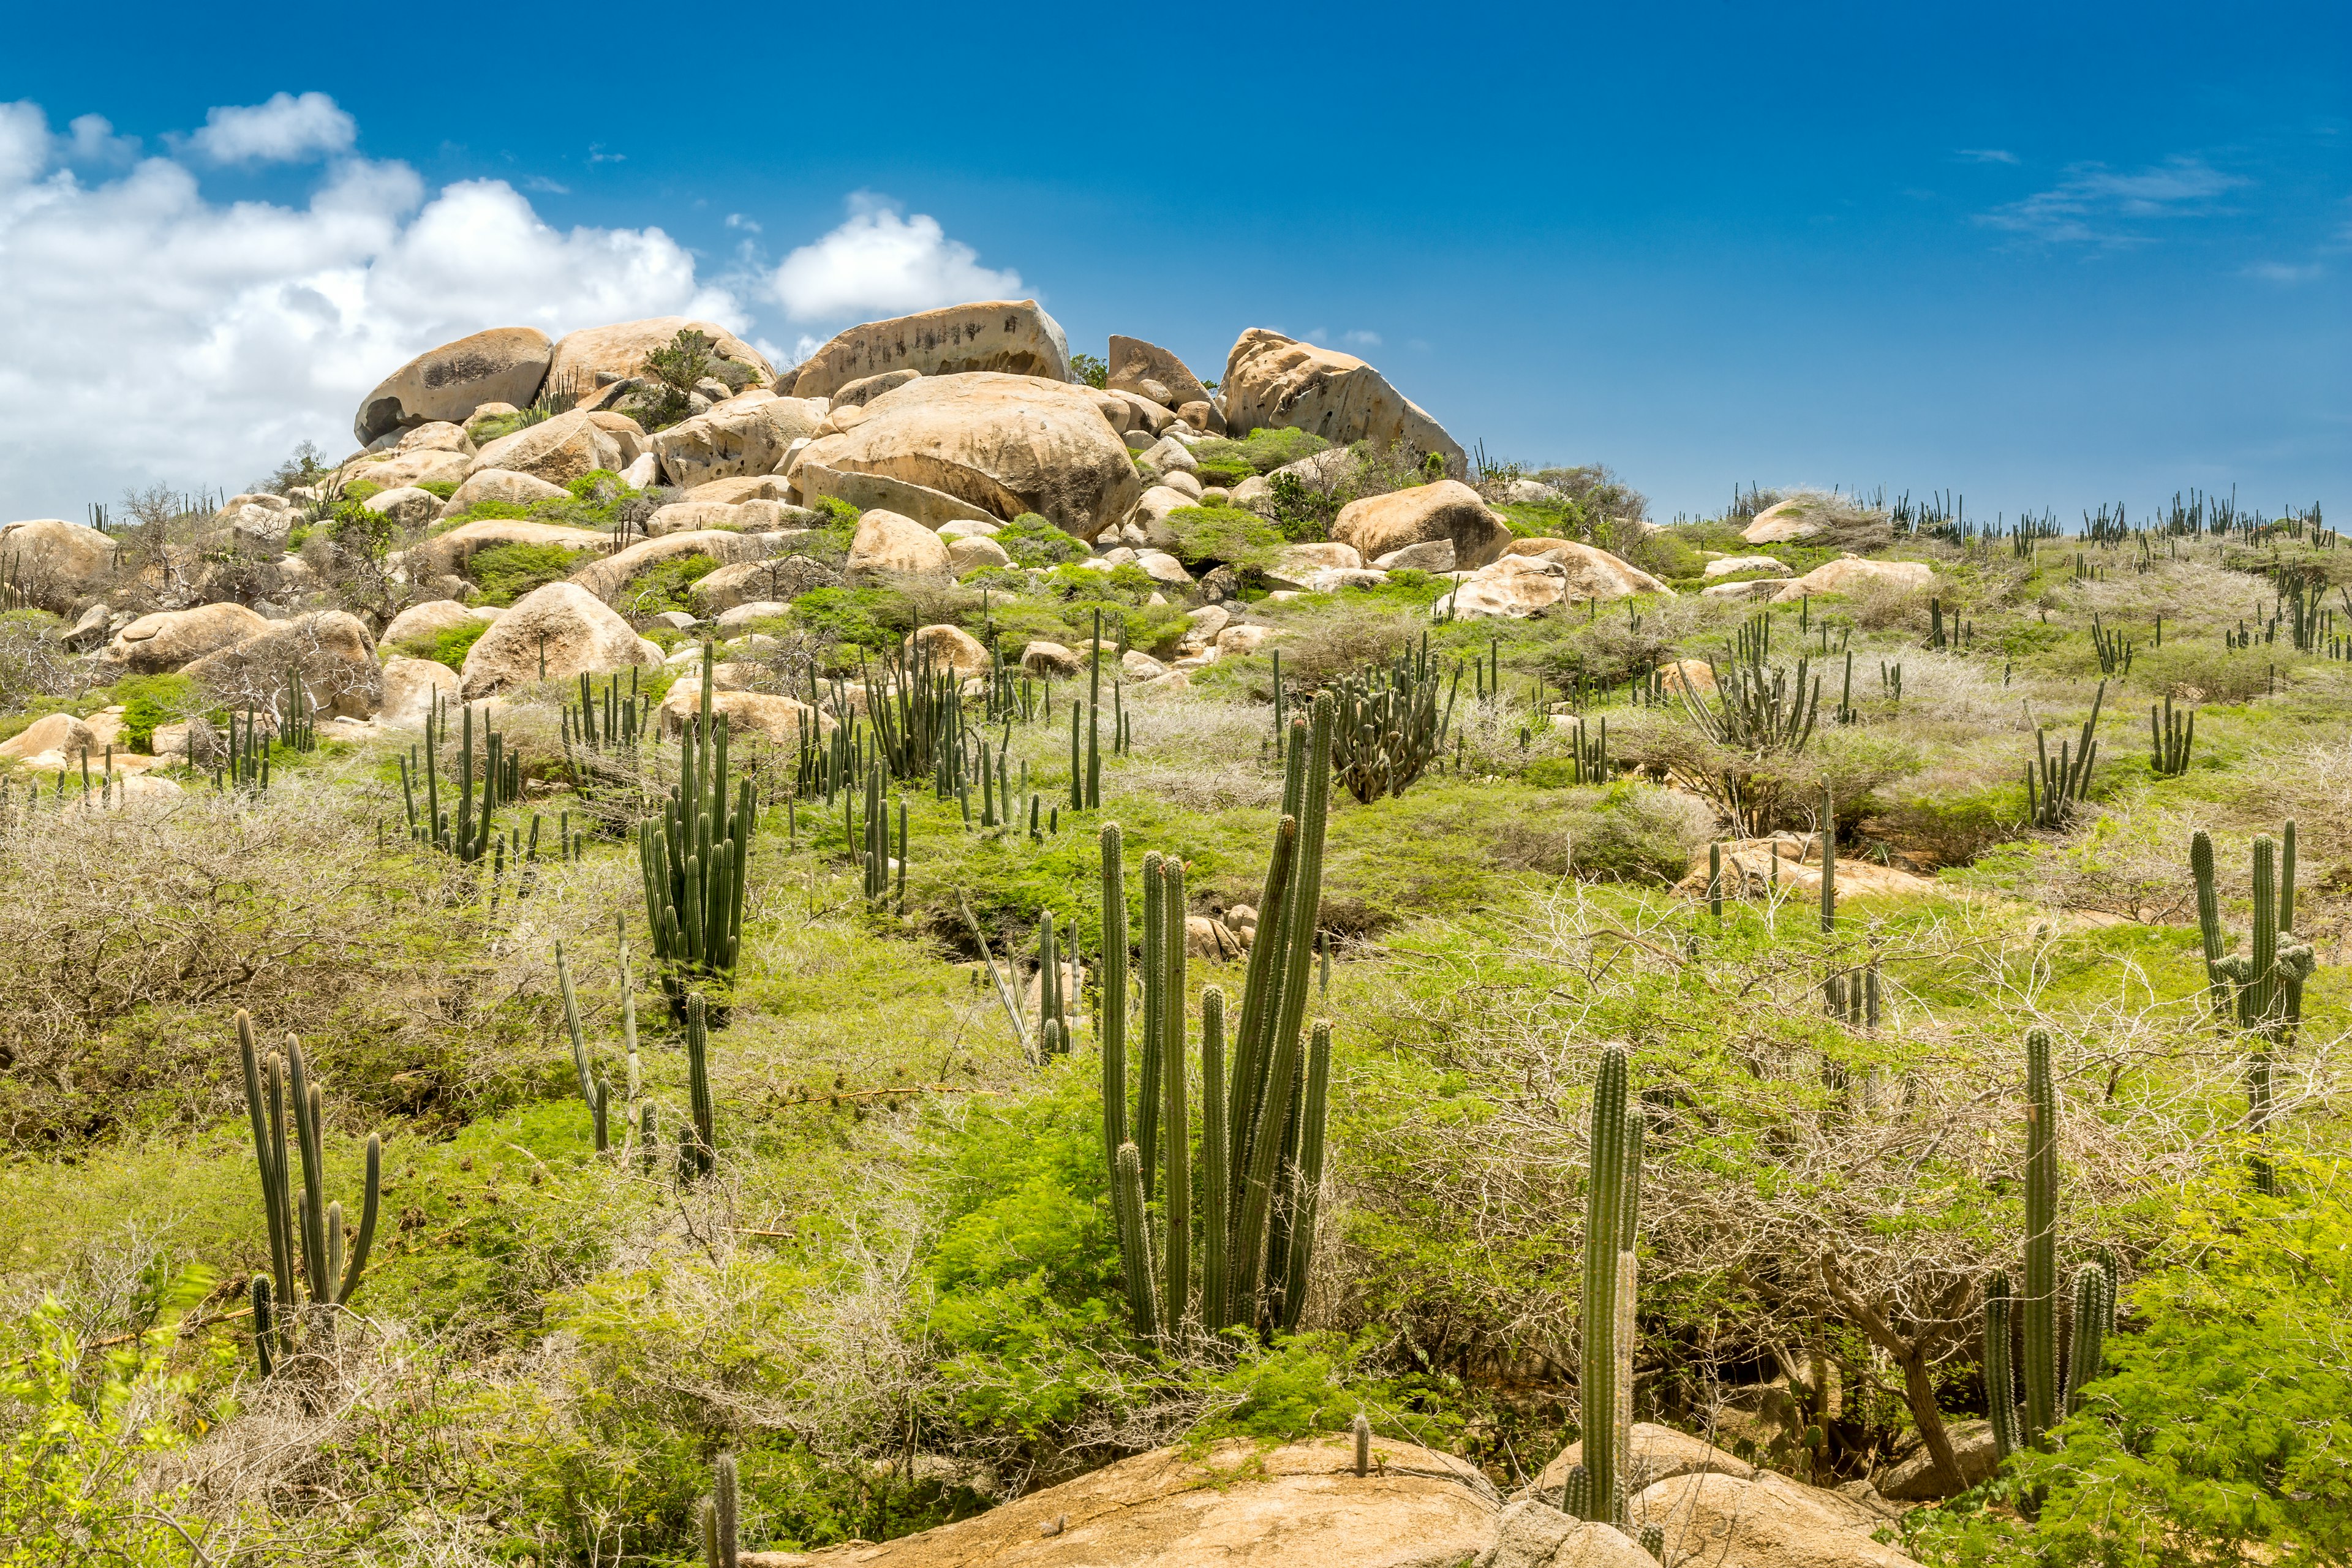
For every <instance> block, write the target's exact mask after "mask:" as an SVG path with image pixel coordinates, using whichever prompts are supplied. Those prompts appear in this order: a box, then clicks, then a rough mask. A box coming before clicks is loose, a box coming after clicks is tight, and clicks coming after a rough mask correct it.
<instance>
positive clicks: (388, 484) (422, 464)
mask: <svg viewBox="0 0 2352 1568" xmlns="http://www.w3.org/2000/svg"><path fill="white" fill-rule="evenodd" d="M492 445H496V443H495V442H494V443H492ZM472 463H473V459H472V458H468V457H467V455H466V454H465V453H463V452H453V451H451V450H449V449H448V448H447V447H418V448H416V449H415V451H410V452H380V453H373V454H370V455H369V456H367V457H364V458H356V459H354V460H353V461H352V462H350V463H348V464H346V465H344V467H343V468H341V469H339V470H337V472H336V474H335V477H334V479H331V480H330V481H329V485H328V488H329V489H332V490H333V491H335V492H336V493H337V494H339V495H340V494H341V493H342V492H343V491H344V490H347V489H351V488H352V486H353V485H357V484H370V485H373V486H375V487H376V489H383V490H396V489H401V488H402V487H403V486H405V485H454V484H460V483H463V482H464V480H465V478H466V474H467V470H468V469H469V468H471V466H472Z"/></svg>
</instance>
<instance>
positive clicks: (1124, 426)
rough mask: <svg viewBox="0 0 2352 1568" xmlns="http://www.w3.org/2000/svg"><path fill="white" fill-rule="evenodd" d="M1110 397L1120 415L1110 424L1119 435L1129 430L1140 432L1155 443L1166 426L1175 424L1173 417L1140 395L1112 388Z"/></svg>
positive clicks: (1174, 417) (1164, 409)
mask: <svg viewBox="0 0 2352 1568" xmlns="http://www.w3.org/2000/svg"><path fill="white" fill-rule="evenodd" d="M1110 395H1111V396H1112V397H1113V398H1115V399H1117V400H1118V413H1119V415H1120V417H1119V418H1118V419H1114V420H1113V421H1112V422H1111V424H1112V427H1113V428H1114V429H1117V430H1118V432H1119V433H1120V434H1121V435H1125V434H1126V433H1127V432H1129V431H1130V430H1141V431H1142V432H1144V433H1145V434H1146V435H1148V436H1150V437H1151V438H1152V439H1153V440H1155V441H1157V440H1158V439H1160V435H1161V433H1162V432H1164V431H1165V430H1166V429H1167V428H1168V426H1171V425H1173V424H1175V423H1176V416H1175V415H1173V414H1171V413H1170V412H1169V411H1168V410H1167V409H1166V408H1164V407H1162V406H1161V405H1159V404H1157V403H1154V402H1152V401H1151V399H1150V398H1149V397H1146V396H1144V395H1142V394H1141V393H1137V392H1126V391H1122V390H1121V389H1119V388H1118V387H1116V386H1114V387H1112V388H1111V389H1110Z"/></svg>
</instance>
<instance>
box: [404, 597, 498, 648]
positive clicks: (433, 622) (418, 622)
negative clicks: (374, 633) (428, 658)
mask: <svg viewBox="0 0 2352 1568" xmlns="http://www.w3.org/2000/svg"><path fill="white" fill-rule="evenodd" d="M479 618H480V617H479V616H476V615H475V614H474V612H473V611H472V610H470V609H468V608H467V607H466V606H465V605H461V604H459V603H458V602H457V600H455V599H427V600H425V602H424V603H423V604H419V605H409V606H408V608H406V609H404V610H403V611H401V612H400V614H398V615H396V616H393V617H392V624H391V625H390V626H386V627H384V628H383V640H384V642H385V644H386V645H387V646H390V647H398V646H399V645H400V644H402V643H409V642H425V641H428V640H429V639H431V638H434V637H439V636H440V635H441V634H442V633H443V632H446V631H450V630H453V629H455V628H456V627H458V626H472V625H473V624H474V623H475V622H476V621H477V620H478V619H479Z"/></svg>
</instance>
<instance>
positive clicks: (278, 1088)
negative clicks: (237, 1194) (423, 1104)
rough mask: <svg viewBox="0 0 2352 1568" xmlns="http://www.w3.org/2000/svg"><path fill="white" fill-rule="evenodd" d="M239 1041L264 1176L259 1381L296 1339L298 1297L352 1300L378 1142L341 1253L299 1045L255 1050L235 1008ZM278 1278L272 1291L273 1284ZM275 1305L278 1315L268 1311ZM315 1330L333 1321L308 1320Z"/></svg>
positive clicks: (248, 1022)
mask: <svg viewBox="0 0 2352 1568" xmlns="http://www.w3.org/2000/svg"><path fill="white" fill-rule="evenodd" d="M236 1039H237V1047H238V1049H239V1051H240V1052H241V1053H242V1054H243V1056H244V1059H245V1105H246V1110H247V1113H248V1114H249V1115H250V1116H251V1118H252V1121H253V1152H254V1157H255V1160H256V1162H257V1164H258V1165H259V1168H260V1173H261V1206H262V1209H263V1212H264V1213H265V1214H266V1215H268V1225H269V1273H268V1275H266V1276H265V1275H260V1274H257V1275H255V1276H254V1277H253V1287H252V1290H253V1348H254V1353H255V1354H256V1355H257V1357H258V1358H259V1359H260V1363H261V1374H262V1375H263V1376H264V1377H267V1376H268V1375H269V1373H270V1372H271V1370H272V1368H273V1367H274V1366H275V1365H276V1363H277V1361H278V1357H279V1356H281V1355H283V1354H285V1353H286V1352H288V1351H289V1350H291V1349H292V1348H293V1347H294V1346H295V1344H296V1343H297V1342H298V1341H299V1337H300V1334H301V1332H302V1331H303V1328H304V1327H305V1326H307V1325H306V1323H305V1320H306V1319H307V1318H309V1314H307V1313H306V1312H305V1311H304V1310H303V1303H304V1295H303V1293H304V1292H305V1291H306V1290H307V1294H308V1298H309V1303H310V1306H312V1307H324V1308H331V1307H340V1306H341V1305H343V1304H344V1303H345V1302H347V1301H349V1300H351V1298H352V1291H354V1290H357V1289H359V1287H360V1279H361V1277H362V1275H364V1274H365V1273H366V1271H367V1260H368V1248H369V1247H370V1246H371V1245H372V1244H373V1242H374V1240H375V1216H376V1205H377V1203H378V1200H379V1199H380V1198H381V1197H382V1195H383V1142H382V1140H381V1139H379V1138H378V1137H377V1136H376V1135H375V1134H374V1133H373V1132H371V1133H370V1134H368V1141H367V1177H366V1182H365V1184H364V1186H363V1188H362V1196H361V1200H360V1222H359V1229H358V1231H357V1233H356V1235H355V1237H354V1238H353V1240H352V1247H351V1254H350V1257H349V1258H348V1259H346V1258H345V1256H344V1252H343V1205H341V1203H330V1202H328V1201H327V1197H326V1192H325V1183H326V1151H325V1147H324V1143H323V1133H322V1131H321V1121H322V1120H323V1118H322V1114H321V1113H322V1111H323V1109H324V1107H323V1104H322V1100H321V1096H320V1090H319V1086H318V1085H317V1084H316V1083H314V1082H312V1081H311V1080H310V1074H309V1071H308V1069H307V1068H306V1067H305V1065H304V1062H303V1059H302V1047H301V1043H300V1042H299V1041H298V1040H296V1039H295V1038H294V1037H293V1036H291V1035H289V1036H288V1037H286V1050H285V1053H284V1054H283V1055H280V1054H279V1053H278V1052H276V1051H272V1052H270V1053H269V1055H268V1058H264V1057H263V1056H262V1055H261V1052H260V1049H259V1047H257V1045H256V1043H255V1040H254V1032H253V1018H252V1016H251V1015H250V1014H247V1013H246V1012H244V1011H243V1010H242V1009H240V1010H239V1011H238V1013H237V1016H236ZM289 1100H290V1102H291V1107H292V1112H293V1115H292V1131H293V1133H294V1145H295V1149H296V1152H298V1153H299V1156H300V1158H301V1162H302V1184H301V1185H300V1187H299V1188H297V1187H296V1186H295V1184H294V1177H293V1172H292V1170H291V1168H290V1166H289V1163H288V1161H287V1155H286V1134H287V1131H288V1115H287V1112H288V1106H289ZM272 1280H275V1282H276V1289H275V1290H274V1292H273V1290H272V1289H271V1282H272ZM273 1304H274V1308H275V1310H273ZM311 1321H312V1322H313V1323H315V1326H316V1327H317V1328H318V1329H319V1331H320V1332H322V1333H324V1332H327V1331H329V1330H330V1328H331V1323H330V1322H329V1321H325V1320H311Z"/></svg>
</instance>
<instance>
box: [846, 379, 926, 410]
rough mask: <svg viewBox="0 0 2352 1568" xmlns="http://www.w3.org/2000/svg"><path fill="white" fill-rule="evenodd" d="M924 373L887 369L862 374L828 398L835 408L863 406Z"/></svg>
mask: <svg viewBox="0 0 2352 1568" xmlns="http://www.w3.org/2000/svg"><path fill="white" fill-rule="evenodd" d="M920 374H923V373H922V372H921V371H919V370H886V371H884V372H883V373H882V374H880V375H867V376H860V377H859V378H858V379H857V380H856V381H853V382H850V383H849V384H846V385H845V386H843V387H842V388H841V389H840V390H838V391H836V392H835V393H834V394H833V395H832V397H831V398H830V399H828V402H829V403H830V405H831V406H833V407H835V408H863V407H865V406H866V405H867V404H869V403H871V402H873V401H874V400H875V399H876V398H877V397H879V396H881V395H883V394H884V393H886V392H895V391H897V390H898V388H899V387H902V386H904V385H906V384H908V382H910V381H912V380H914V379H915V378H916V377H917V376H919V375H920Z"/></svg>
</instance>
